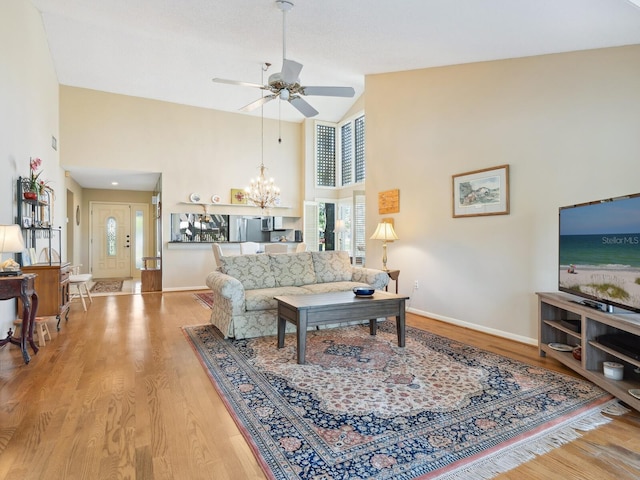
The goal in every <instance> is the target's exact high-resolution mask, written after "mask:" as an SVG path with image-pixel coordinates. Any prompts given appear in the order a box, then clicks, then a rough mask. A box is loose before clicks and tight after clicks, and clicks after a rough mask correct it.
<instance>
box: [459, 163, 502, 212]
mask: <svg viewBox="0 0 640 480" xmlns="http://www.w3.org/2000/svg"><path fill="white" fill-rule="evenodd" d="M508 213H509V165H500V166H497V167H491V168H485V169H482V170H475V171H473V172H467V173H460V174H458V175H453V217H454V218H457V217H478V216H482V215H507V214H508Z"/></svg>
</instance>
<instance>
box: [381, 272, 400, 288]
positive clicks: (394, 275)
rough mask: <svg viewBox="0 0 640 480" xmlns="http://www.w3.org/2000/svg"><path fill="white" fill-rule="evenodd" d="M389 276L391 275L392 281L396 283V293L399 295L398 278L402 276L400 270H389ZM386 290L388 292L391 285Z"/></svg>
mask: <svg viewBox="0 0 640 480" xmlns="http://www.w3.org/2000/svg"><path fill="white" fill-rule="evenodd" d="M387 275H389V278H390V279H391V280H393V281H394V282H396V293H398V277H399V276H400V270H387ZM384 289H385V290H386V291H387V292H388V291H389V284H387V285H386V286H385V287H384Z"/></svg>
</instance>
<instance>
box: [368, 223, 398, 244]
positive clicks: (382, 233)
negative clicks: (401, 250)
mask: <svg viewBox="0 0 640 480" xmlns="http://www.w3.org/2000/svg"><path fill="white" fill-rule="evenodd" d="M371 240H384V241H388V240H398V235H396V232H395V230H394V229H393V225H391V224H390V223H386V222H383V223H379V224H378V226H377V227H376V231H375V232H373V235H371Z"/></svg>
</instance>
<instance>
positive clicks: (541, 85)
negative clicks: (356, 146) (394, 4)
mask: <svg viewBox="0 0 640 480" xmlns="http://www.w3.org/2000/svg"><path fill="white" fill-rule="evenodd" d="M639 78H640V46H631V47H623V48H614V49H603V50H594V51H584V52H575V53H567V54H560V55H548V56H538V57H531V58H524V59H516V60H505V61H496V62H486V63H476V64H469V65H460V66H453V67H446V68H433V69H426V70H417V71H411V72H403V73H395V74H387V75H372V76H368V77H367V79H366V92H367V105H366V107H367V111H366V114H367V146H366V148H367V224H368V225H369V230H371V231H372V229H373V226H375V224H376V222H377V221H378V220H379V218H380V217H381V216H380V215H378V210H377V192H380V191H384V190H389V189H393V188H398V189H400V213H398V214H396V215H391V216H392V217H394V218H395V224H396V231H397V233H398V236H399V237H400V240H399V241H397V242H394V243H393V244H390V245H389V247H388V256H389V263H388V264H389V266H390V267H393V268H399V269H401V275H400V290H401V292H402V293H406V294H410V295H411V300H410V302H409V305H410V307H411V309H412V310H414V311H418V312H422V313H426V314H428V315H432V316H434V317H437V318H443V319H447V320H450V321H453V322H461V323H465V322H466V323H468V324H473V325H475V326H477V327H479V328H481V329H485V330H489V331H492V330H496V331H501V332H506V334H507V335H511V336H513V337H516V338H521V339H535V338H537V324H536V315H537V311H536V297H535V295H534V292H536V291H555V290H557V280H556V277H557V266H556V265H557V250H558V245H557V235H558V232H557V222H558V208H559V207H560V206H564V205H569V204H575V203H579V202H584V201H589V200H597V199H601V198H608V197H614V196H618V195H624V194H629V193H634V192H639V191H640V183H639V181H638V179H639V178H640V88H638V79H639ZM501 164H509V165H510V166H511V182H510V186H511V214H510V215H502V216H492V217H473V218H455V219H454V218H452V214H451V209H452V207H451V203H452V200H451V195H452V192H451V189H452V187H451V182H452V178H451V177H452V175H454V174H458V173H463V172H469V171H473V170H477V169H482V168H486V167H492V166H496V165H501ZM381 256H382V249H381V246H380V245H379V242H372V241H369V242H368V244H367V259H368V265H369V266H373V264H375V263H376V262H375V261H373V259H376V258H381ZM378 262H380V260H378ZM415 280H418V281H419V289H418V290H414V289H413V285H414V281H415Z"/></svg>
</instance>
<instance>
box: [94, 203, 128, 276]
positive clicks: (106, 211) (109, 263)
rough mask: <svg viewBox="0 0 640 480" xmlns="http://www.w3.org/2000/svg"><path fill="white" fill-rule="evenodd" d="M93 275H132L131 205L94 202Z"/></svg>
mask: <svg viewBox="0 0 640 480" xmlns="http://www.w3.org/2000/svg"><path fill="white" fill-rule="evenodd" d="M91 223H92V225H91V267H92V270H91V273H92V274H93V278H123V277H131V206H130V205H129V204H126V203H99V202H92V203H91Z"/></svg>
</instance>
